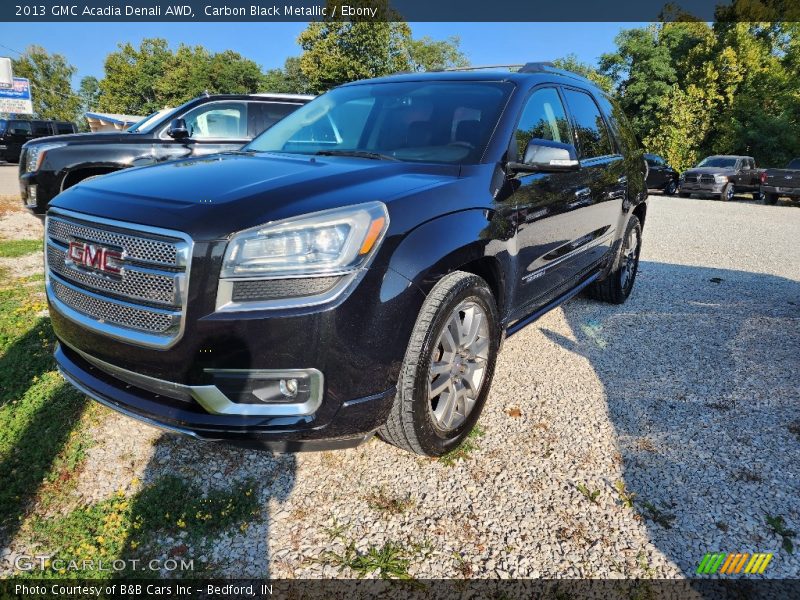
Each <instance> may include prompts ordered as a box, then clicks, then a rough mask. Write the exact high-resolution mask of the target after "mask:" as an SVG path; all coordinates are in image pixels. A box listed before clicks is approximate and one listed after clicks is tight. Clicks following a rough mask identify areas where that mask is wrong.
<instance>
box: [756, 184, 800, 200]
mask: <svg viewBox="0 0 800 600" xmlns="http://www.w3.org/2000/svg"><path fill="white" fill-rule="evenodd" d="M761 191H762V192H764V193H765V194H776V195H778V196H788V197H789V198H800V187H792V188H788V187H781V186H774V185H762V186H761Z"/></svg>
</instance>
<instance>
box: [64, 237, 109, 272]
mask: <svg viewBox="0 0 800 600" xmlns="http://www.w3.org/2000/svg"><path fill="white" fill-rule="evenodd" d="M67 259H68V260H69V262H71V263H73V264H76V265H80V266H82V267H87V268H89V269H92V270H94V271H101V272H103V273H110V274H112V275H120V274H121V273H122V265H121V263H122V253H121V252H117V251H116V250H110V249H109V248H104V247H103V246H95V245H94V244H89V243H88V242H74V241H73V242H70V243H69V250H68V251H67Z"/></svg>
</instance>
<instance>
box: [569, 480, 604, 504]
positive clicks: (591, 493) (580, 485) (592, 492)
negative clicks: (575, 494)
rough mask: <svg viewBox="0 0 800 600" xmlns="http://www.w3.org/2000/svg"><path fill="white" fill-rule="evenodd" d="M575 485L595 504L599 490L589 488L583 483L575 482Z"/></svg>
mask: <svg viewBox="0 0 800 600" xmlns="http://www.w3.org/2000/svg"><path fill="white" fill-rule="evenodd" d="M575 487H576V488H577V489H578V491H579V492H580V493H581V494H583V496H584V497H585V498H586V499H587V500H588V501H589V502H591V503H592V504H597V498H598V497H599V496H600V490H590V489H589V488H588V487H586V485H585V484H583V483H576V484H575Z"/></svg>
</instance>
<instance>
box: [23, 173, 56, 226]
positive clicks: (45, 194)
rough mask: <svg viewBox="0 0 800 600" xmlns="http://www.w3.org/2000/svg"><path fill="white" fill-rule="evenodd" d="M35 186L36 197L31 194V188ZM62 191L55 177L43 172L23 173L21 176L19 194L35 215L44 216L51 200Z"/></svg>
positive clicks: (26, 206)
mask: <svg viewBox="0 0 800 600" xmlns="http://www.w3.org/2000/svg"><path fill="white" fill-rule="evenodd" d="M34 187H35V189H36V197H35V198H33V197H32V194H31V189H32V188H34ZM60 192H61V189H60V188H59V185H58V184H57V183H56V182H55V181H54V178H53V177H49V176H48V175H47V174H43V173H42V172H38V171H37V172H35V173H21V174H20V176H19V195H20V198H22V204H23V205H24V206H25V208H27V209H28V210H29V211H31V212H32V213H33V214H35V215H42V216H43V215H44V214H45V213H46V212H47V206H48V205H49V204H50V201H51V200H52V199H53V198H55V197H56V196H57V195H58V194H59V193H60Z"/></svg>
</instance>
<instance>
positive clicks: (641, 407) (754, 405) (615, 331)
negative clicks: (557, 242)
mask: <svg viewBox="0 0 800 600" xmlns="http://www.w3.org/2000/svg"><path fill="white" fill-rule="evenodd" d="M563 311H564V314H565V317H566V319H567V321H568V323H569V324H570V326H571V329H572V332H573V335H574V338H575V339H574V340H573V339H571V338H567V337H565V336H563V335H561V334H559V333H556V332H554V331H550V330H548V329H544V328H542V332H543V333H544V335H546V336H547V337H548V338H549V339H550V340H552V341H554V342H555V343H558V344H560V345H561V346H562V347H563V348H565V349H567V350H569V351H571V352H575V353H577V354H579V355H581V356H583V357H585V358H586V359H588V360H589V361H590V363H591V365H592V367H593V369H594V370H595V372H596V374H597V376H598V378H599V379H600V380H601V381H602V383H603V386H604V390H605V394H606V397H607V406H608V414H609V418H610V420H611V422H612V424H613V426H614V427H615V429H616V433H617V440H616V443H617V445H618V448H619V453H620V456H621V461H622V470H623V477H624V483H625V486H626V488H627V491H628V492H630V493H633V494H635V509H636V510H637V512H638V513H639V514H640V515H641V516H642V518H643V519H644V522H645V523H646V525H647V527H648V533H649V535H650V536H651V539H652V540H653V543H654V544H655V545H656V546H657V547H658V548H659V549H660V550H661V551H662V552H663V553H664V555H665V556H666V557H667V558H668V559H670V560H672V561H673V562H674V563H675V564H677V565H678V566H679V567H680V569H681V570H682V571H683V573H685V574H686V575H692V574H694V573H695V571H696V569H697V567H698V564H699V562H700V560H701V559H702V558H703V556H704V554H705V553H706V552H715V551H716V552H749V553H752V552H773V553H775V558H774V559H773V560H772V562H771V564H770V567H769V569H768V572H767V573H766V576H768V577H797V576H798V575H799V574H800V556H799V555H800V553H798V552H797V551H796V550H795V553H794V554H790V553H788V552H787V551H786V550H785V549H782V545H783V544H784V539H783V538H782V536H781V535H779V534H777V533H776V532H775V531H774V530H773V529H772V528H771V527H770V525H769V524H768V523H767V517H768V516H770V517H776V516H781V517H782V518H783V519H784V521H785V524H786V529H788V530H794V531H800V502H798V497H800V477H799V476H800V461H798V460H797V457H798V455H800V435H798V433H797V432H798V431H800V386H798V385H797V366H798V362H797V361H798V356H800V282H797V281H793V280H790V279H785V278H782V277H776V276H773V275H765V274H758V273H749V272H742V271H733V270H726V269H713V268H704V267H693V266H683V265H675V264H663V263H655V262H642V263H641V266H640V272H639V275H638V279H637V284H636V288H635V289H634V292H633V294H632V295H631V297H630V299H629V300H628V303H626V304H625V305H623V306H610V305H603V304H600V303H597V302H594V301H591V300H587V299H581V298H579V299H577V300H575V301H573V302H570V303H568V304H567V305H565V306H564V307H563ZM609 483H610V484H613V482H609ZM609 487H611V486H609ZM612 489H613V488H612ZM790 541H791V540H790ZM795 545H797V540H795Z"/></svg>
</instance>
